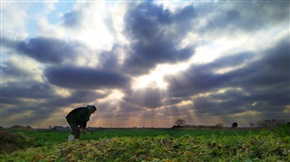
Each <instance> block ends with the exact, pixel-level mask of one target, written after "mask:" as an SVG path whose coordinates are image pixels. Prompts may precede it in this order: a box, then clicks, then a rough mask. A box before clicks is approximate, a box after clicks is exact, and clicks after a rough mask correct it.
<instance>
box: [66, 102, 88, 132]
mask: <svg viewBox="0 0 290 162" xmlns="http://www.w3.org/2000/svg"><path fill="white" fill-rule="evenodd" d="M90 116H91V114H90V111H89V109H88V108H87V107H79V108H76V109H74V110H72V111H71V112H70V113H69V114H68V115H67V116H66V119H67V120H73V121H75V122H76V124H78V125H80V126H81V127H82V128H86V126H87V122H88V121H89V120H90Z"/></svg>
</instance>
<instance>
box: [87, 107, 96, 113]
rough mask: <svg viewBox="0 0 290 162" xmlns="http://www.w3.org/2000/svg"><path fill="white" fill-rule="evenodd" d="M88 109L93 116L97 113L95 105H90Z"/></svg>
mask: <svg viewBox="0 0 290 162" xmlns="http://www.w3.org/2000/svg"><path fill="white" fill-rule="evenodd" d="M87 108H88V109H89V111H90V113H91V114H93V113H94V112H95V111H97V108H96V106H94V105H88V106H87Z"/></svg>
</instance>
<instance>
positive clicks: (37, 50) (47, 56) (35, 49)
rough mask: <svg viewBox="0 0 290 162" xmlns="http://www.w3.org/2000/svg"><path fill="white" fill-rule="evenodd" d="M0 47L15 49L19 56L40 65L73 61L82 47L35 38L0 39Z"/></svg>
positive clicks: (62, 41)
mask: <svg viewBox="0 0 290 162" xmlns="http://www.w3.org/2000/svg"><path fill="white" fill-rule="evenodd" d="M2 45H3V46H6V47H8V48H11V49H15V50H16V51H17V52H19V53H20V54H23V55H26V56H28V57H31V58H33V59H35V60H37V61H39V62H41V63H53V64H59V63H62V62H63V61H65V60H66V59H69V60H73V59H75V56H76V55H77V54H78V53H77V49H78V48H79V47H82V45H80V44H78V43H70V42H66V41H64V40H61V39H57V38H46V37H37V38H31V39H29V40H28V41H13V40H9V39H7V38H2Z"/></svg>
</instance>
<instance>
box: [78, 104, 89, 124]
mask: <svg viewBox="0 0 290 162" xmlns="http://www.w3.org/2000/svg"><path fill="white" fill-rule="evenodd" d="M89 117H90V112H89V110H88V109H84V110H82V111H80V112H79V121H80V127H81V128H82V129H86V127H87V122H88V121H89Z"/></svg>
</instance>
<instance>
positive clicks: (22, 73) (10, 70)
mask: <svg viewBox="0 0 290 162" xmlns="http://www.w3.org/2000/svg"><path fill="white" fill-rule="evenodd" d="M2 63H3V64H2V65H1V66H0V67H1V72H2V77H3V78H5V79H15V78H17V79H30V78H31V77H32V72H30V71H27V70H26V69H23V68H20V67H19V66H17V63H14V62H10V61H3V62H2Z"/></svg>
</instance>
